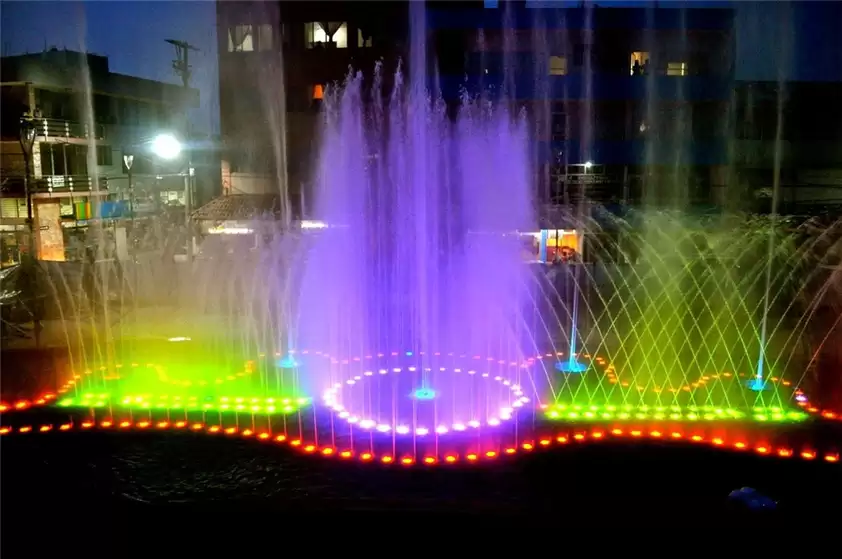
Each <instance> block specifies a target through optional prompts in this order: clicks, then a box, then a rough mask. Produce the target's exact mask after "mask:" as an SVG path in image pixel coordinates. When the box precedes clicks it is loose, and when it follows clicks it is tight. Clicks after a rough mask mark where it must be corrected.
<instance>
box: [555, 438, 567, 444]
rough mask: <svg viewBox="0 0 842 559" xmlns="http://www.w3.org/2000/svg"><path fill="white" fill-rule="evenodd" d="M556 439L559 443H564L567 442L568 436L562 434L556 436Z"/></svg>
mask: <svg viewBox="0 0 842 559" xmlns="http://www.w3.org/2000/svg"><path fill="white" fill-rule="evenodd" d="M556 440H557V441H558V442H559V443H561V444H564V443H566V442H567V437H564V436H561V437H556Z"/></svg>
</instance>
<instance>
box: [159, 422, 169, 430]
mask: <svg viewBox="0 0 842 559" xmlns="http://www.w3.org/2000/svg"><path fill="white" fill-rule="evenodd" d="M169 426H170V424H169V423H167V422H166V421H160V422H158V429H166V428H167V427H169Z"/></svg>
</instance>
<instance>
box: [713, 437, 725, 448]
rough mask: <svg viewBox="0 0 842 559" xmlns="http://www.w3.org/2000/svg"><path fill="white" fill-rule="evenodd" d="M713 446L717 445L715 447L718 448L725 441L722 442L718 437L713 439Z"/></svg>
mask: <svg viewBox="0 0 842 559" xmlns="http://www.w3.org/2000/svg"><path fill="white" fill-rule="evenodd" d="M713 444H715V445H717V446H720V445H723V444H725V441H723V440H722V439H720V438H719V437H716V438H715V439H713Z"/></svg>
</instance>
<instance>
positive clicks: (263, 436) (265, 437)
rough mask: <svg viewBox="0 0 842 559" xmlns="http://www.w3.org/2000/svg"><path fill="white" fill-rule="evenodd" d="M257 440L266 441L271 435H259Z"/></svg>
mask: <svg viewBox="0 0 842 559" xmlns="http://www.w3.org/2000/svg"><path fill="white" fill-rule="evenodd" d="M257 438H258V439H260V440H261V441H265V440H266V439H268V438H269V433H260V434H259V435H257Z"/></svg>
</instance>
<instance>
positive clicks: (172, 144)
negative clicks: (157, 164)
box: [151, 134, 181, 160]
mask: <svg viewBox="0 0 842 559" xmlns="http://www.w3.org/2000/svg"><path fill="white" fill-rule="evenodd" d="M151 149H152V153H154V154H155V156H156V157H160V158H161V159H167V160H169V159H175V158H176V157H178V156H179V155H181V142H179V141H178V140H177V139H176V137H175V136H173V135H172V134H159V135H158V136H156V137H155V139H154V140H152V147H151Z"/></svg>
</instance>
